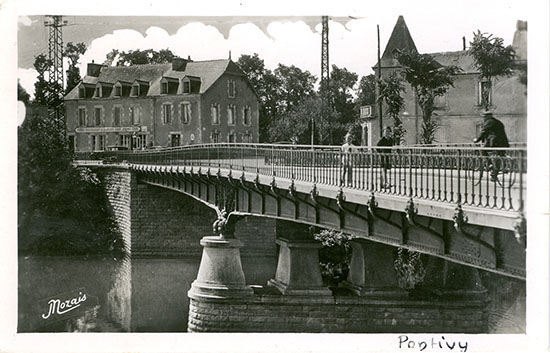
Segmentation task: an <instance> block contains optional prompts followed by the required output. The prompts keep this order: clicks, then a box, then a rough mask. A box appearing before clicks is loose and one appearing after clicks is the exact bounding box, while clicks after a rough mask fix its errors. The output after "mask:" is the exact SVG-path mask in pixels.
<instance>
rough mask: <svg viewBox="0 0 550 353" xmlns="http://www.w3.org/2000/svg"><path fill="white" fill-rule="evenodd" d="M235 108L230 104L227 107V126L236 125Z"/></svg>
mask: <svg viewBox="0 0 550 353" xmlns="http://www.w3.org/2000/svg"><path fill="white" fill-rule="evenodd" d="M235 115H236V109H235V106H234V105H232V104H230V105H228V106H227V125H235Z"/></svg>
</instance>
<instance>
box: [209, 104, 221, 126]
mask: <svg viewBox="0 0 550 353" xmlns="http://www.w3.org/2000/svg"><path fill="white" fill-rule="evenodd" d="M210 115H211V117H212V125H219V124H220V106H219V104H212V106H211V107H210Z"/></svg>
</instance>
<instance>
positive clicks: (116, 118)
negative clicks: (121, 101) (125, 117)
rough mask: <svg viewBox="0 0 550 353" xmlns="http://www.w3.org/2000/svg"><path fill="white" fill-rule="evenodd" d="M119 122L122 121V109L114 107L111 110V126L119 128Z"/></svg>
mask: <svg viewBox="0 0 550 353" xmlns="http://www.w3.org/2000/svg"><path fill="white" fill-rule="evenodd" d="M121 120H122V108H121V107H114V108H113V126H120V121H121Z"/></svg>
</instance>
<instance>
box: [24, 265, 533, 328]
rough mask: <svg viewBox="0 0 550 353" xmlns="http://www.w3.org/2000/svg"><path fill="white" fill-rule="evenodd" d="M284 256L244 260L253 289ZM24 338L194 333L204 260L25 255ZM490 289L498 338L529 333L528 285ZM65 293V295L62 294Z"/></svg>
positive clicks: (488, 280) (490, 281)
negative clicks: (69, 296) (54, 304)
mask: <svg viewBox="0 0 550 353" xmlns="http://www.w3.org/2000/svg"><path fill="white" fill-rule="evenodd" d="M276 261H277V259H276V258H274V257H273V258H271V257H268V258H265V257H263V258H261V259H258V258H255V257H244V256H243V257H242V263H243V270H244V272H245V277H246V279H247V282H248V284H265V283H266V282H267V281H268V280H269V279H271V278H273V277H274V275H275V270H276ZM18 263H19V270H18V271H19V272H18V274H19V288H18V296H19V300H18V332H67V331H69V332H186V331H187V315H188V306H189V299H188V298H187V291H188V290H189V289H190V288H191V283H192V282H193V281H194V280H195V278H196V275H197V271H198V267H199V263H200V257H188V258H182V259H167V258H159V259H144V258H138V259H128V258H126V259H123V260H114V259H109V258H95V257H92V258H82V257H38V256H28V257H22V256H21V257H19V261H18ZM481 278H482V280H483V281H484V285H485V287H487V289H488V290H489V297H490V299H491V304H490V306H489V312H490V314H489V332H490V333H522V332H524V331H525V285H524V283H523V282H521V281H516V280H510V279H507V278H504V277H502V276H496V275H493V274H489V273H486V272H484V273H482V276H481ZM63 293H76V294H74V295H73V296H76V295H78V293H80V294H81V295H82V293H85V294H86V296H87V300H86V303H88V304H89V303H91V304H92V305H88V306H83V307H79V308H76V309H77V310H73V311H71V312H68V313H66V314H63V315H50V316H49V317H48V318H47V319H44V318H43V316H47V314H48V310H49V307H48V299H49V298H57V297H59V298H60V297H62V295H61V294H63ZM59 295H61V296H59Z"/></svg>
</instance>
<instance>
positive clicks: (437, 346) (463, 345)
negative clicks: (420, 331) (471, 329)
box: [398, 335, 468, 352]
mask: <svg viewBox="0 0 550 353" xmlns="http://www.w3.org/2000/svg"><path fill="white" fill-rule="evenodd" d="M398 339H399V348H401V349H415V350H416V349H418V350H419V351H423V350H425V349H428V350H432V351H433V350H447V351H454V350H456V351H458V352H466V351H467V350H468V341H464V342H462V341H454V340H448V339H445V336H441V338H435V337H432V338H431V340H412V339H409V336H407V335H400V336H399V337H398Z"/></svg>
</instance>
